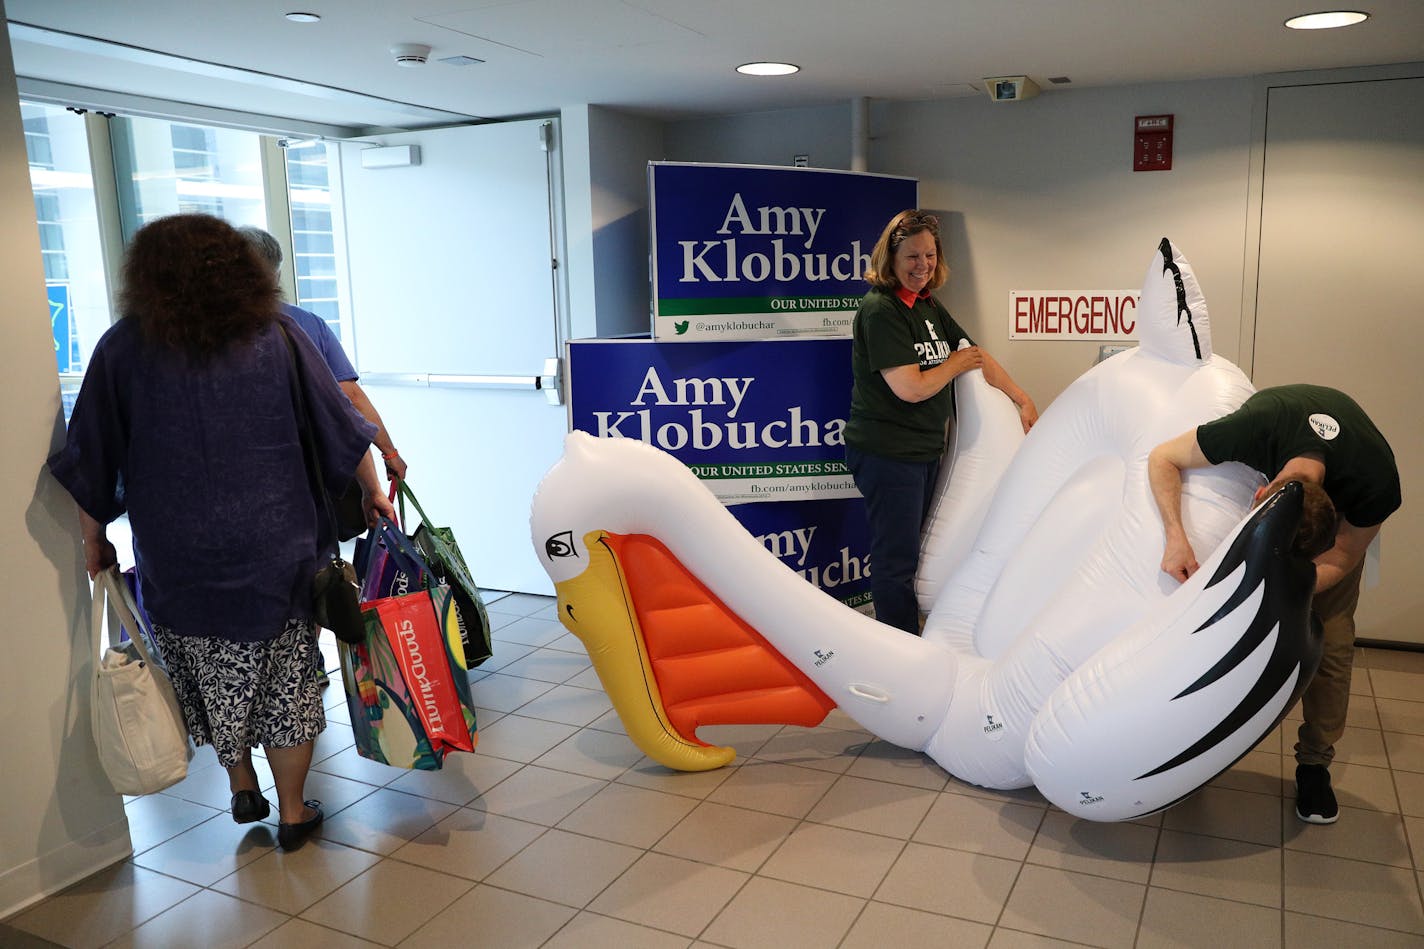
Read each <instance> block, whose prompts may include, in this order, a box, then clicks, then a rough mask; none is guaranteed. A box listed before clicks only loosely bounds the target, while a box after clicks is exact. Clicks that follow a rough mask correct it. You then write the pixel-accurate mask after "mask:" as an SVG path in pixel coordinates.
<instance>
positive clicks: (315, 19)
mask: <svg viewBox="0 0 1424 949" xmlns="http://www.w3.org/2000/svg"><path fill="white" fill-rule="evenodd" d="M287 19H289V20H291V21H292V22H293V23H320V22H321V16H320V15H319V14H316V13H302V12H300V11H298V12H293V13H288V14H287Z"/></svg>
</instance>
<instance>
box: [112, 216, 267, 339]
mask: <svg viewBox="0 0 1424 949" xmlns="http://www.w3.org/2000/svg"><path fill="white" fill-rule="evenodd" d="M279 300H280V290H279V288H278V286H277V278H276V275H275V274H273V272H272V268H271V267H269V266H267V264H266V262H264V261H263V260H262V259H261V258H260V257H258V255H257V253H256V252H255V251H254V250H253V248H252V245H251V243H249V242H248V240H247V238H245V237H243V236H242V234H240V233H238V231H237V230H236V229H235V228H234V227H233V226H232V225H230V224H228V223H227V222H226V221H224V220H222V219H221V218H216V217H213V216H211V215H208V214H174V215H171V216H169V217H162V218H159V219H158V220H156V221H151V222H150V223H148V224H145V225H144V226H143V227H141V228H139V230H138V233H136V234H134V236H133V240H132V241H131V242H130V243H129V248H128V255H127V258H126V259H125V261H124V269H123V290H122V292H121V293H120V295H119V312H120V314H121V315H122V316H124V317H126V318H133V319H137V320H138V323H139V330H140V331H141V332H142V334H143V336H144V338H145V339H148V340H151V341H153V342H157V343H161V344H163V345H166V346H169V347H172V348H173V349H176V350H178V351H180V352H183V353H186V354H188V355H190V356H193V357H196V358H198V359H203V358H206V357H209V356H212V355H214V354H215V353H218V352H221V351H222V350H224V349H226V348H227V347H228V346H231V345H232V344H233V343H236V342H240V341H242V340H246V339H250V338H251V337H253V336H255V335H256V334H257V332H258V331H259V330H260V329H262V328H263V327H264V326H266V325H267V324H268V323H271V322H272V321H273V320H275V319H276V318H277V304H278V301H279Z"/></svg>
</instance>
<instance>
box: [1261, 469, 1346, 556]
mask: <svg viewBox="0 0 1424 949" xmlns="http://www.w3.org/2000/svg"><path fill="white" fill-rule="evenodd" d="M1291 481H1299V482H1300V486H1301V487H1302V488H1304V489H1305V494H1304V496H1303V498H1302V507H1301V512H1300V525H1299V526H1298V527H1296V529H1295V541H1294V542H1293V543H1292V544H1291V550H1292V551H1294V552H1295V553H1297V554H1300V555H1301V556H1302V557H1304V558H1305V559H1307V560H1314V559H1315V558H1316V557H1319V556H1320V555H1321V554H1323V553H1325V551H1327V550H1329V549H1330V548H1331V547H1334V546H1335V532H1336V531H1337V530H1338V529H1339V527H1340V517H1339V515H1338V514H1337V513H1336V512H1335V504H1334V502H1332V501H1331V500H1330V495H1328V494H1326V493H1325V489H1324V488H1323V487H1321V486H1320V485H1319V484H1318V483H1317V482H1314V481H1303V480H1301V479H1300V478H1299V477H1293V476H1287V477H1285V478H1277V479H1276V480H1275V481H1272V482H1271V483H1270V484H1268V485H1266V493H1265V495H1264V496H1265V497H1270V496H1271V495H1273V494H1275V493H1276V492H1277V491H1279V490H1280V489H1281V488H1283V487H1285V486H1286V484H1288V483H1289V482H1291Z"/></svg>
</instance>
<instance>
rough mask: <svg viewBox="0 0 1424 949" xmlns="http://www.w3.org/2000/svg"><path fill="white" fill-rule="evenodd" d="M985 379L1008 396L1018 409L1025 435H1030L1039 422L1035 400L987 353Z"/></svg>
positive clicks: (985, 357) (985, 354) (985, 356)
mask: <svg viewBox="0 0 1424 949" xmlns="http://www.w3.org/2000/svg"><path fill="white" fill-rule="evenodd" d="M984 378H985V380H987V381H988V383H989V385H991V386H993V387H994V388H995V389H998V390H999V391H1000V392H1002V393H1004V395H1006V396H1008V397H1009V401H1010V402H1012V403H1013V404H1014V405H1015V406H1016V407H1017V408H1018V410H1019V421H1020V422H1021V423H1022V424H1023V430H1024V434H1028V430H1029V429H1031V428H1033V423H1034V422H1037V421H1038V406H1036V405H1034V404H1033V399H1031V398H1029V394H1028V393H1027V392H1025V391H1024V390H1023V389H1020V388H1019V385H1018V383H1016V382H1014V380H1013V377H1011V376H1010V375H1009V373H1008V370H1007V369H1005V368H1004V367H1003V366H1001V365H999V361H998V360H997V359H995V358H994V357H993V356H990V355H989V354H988V353H987V352H986V353H984Z"/></svg>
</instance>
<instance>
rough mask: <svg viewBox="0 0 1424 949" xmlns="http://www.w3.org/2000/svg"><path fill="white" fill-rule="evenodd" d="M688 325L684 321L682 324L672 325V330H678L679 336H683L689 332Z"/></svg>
mask: <svg viewBox="0 0 1424 949" xmlns="http://www.w3.org/2000/svg"><path fill="white" fill-rule="evenodd" d="M687 323H688V321H687V320H683V321H682V322H681V323H674V324H672V328H673V329H675V330H677V335H679V336H681V335H682V334H683V333H686V332H687Z"/></svg>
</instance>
